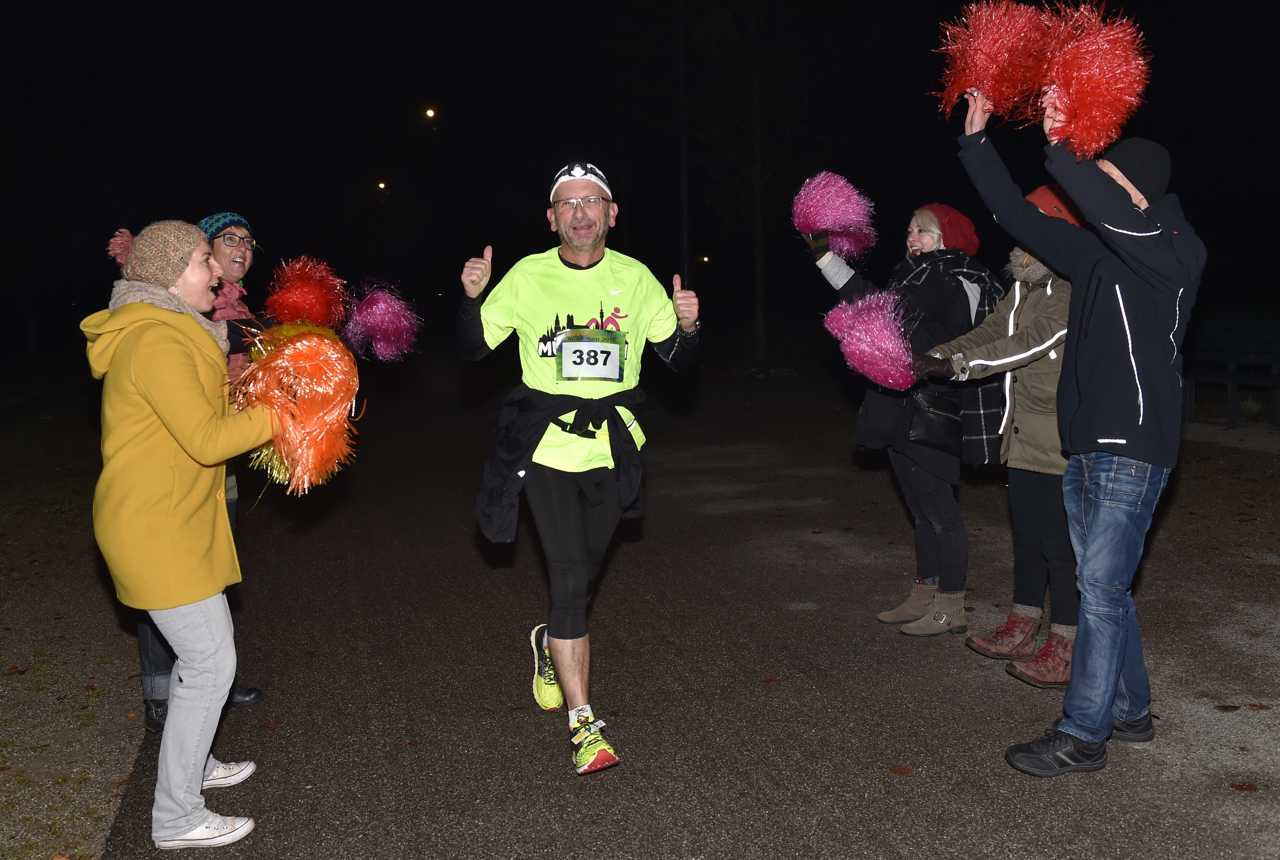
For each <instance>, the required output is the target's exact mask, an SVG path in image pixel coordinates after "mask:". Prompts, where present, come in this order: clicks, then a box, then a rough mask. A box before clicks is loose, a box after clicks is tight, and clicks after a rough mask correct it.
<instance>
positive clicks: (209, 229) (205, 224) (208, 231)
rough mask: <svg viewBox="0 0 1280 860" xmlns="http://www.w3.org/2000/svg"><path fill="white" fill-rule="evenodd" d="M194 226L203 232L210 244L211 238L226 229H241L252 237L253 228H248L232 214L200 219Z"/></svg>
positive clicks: (222, 213)
mask: <svg viewBox="0 0 1280 860" xmlns="http://www.w3.org/2000/svg"><path fill="white" fill-rule="evenodd" d="M196 226H197V227H199V228H200V229H201V230H203V231H204V235H205V238H206V239H208V240H209V241H210V242H212V241H213V237H215V236H217V235H218V234H219V233H221V232H222V231H223V230H225V229H227V228H228V227H243V228H244V229H245V231H246V232H247V233H248V234H249V236H250V237H252V236H253V228H252V227H250V226H249V222H248V221H246V220H244V218H243V217H242V216H240V215H237V214H236V213H234V212H219V213H218V214H217V215H210V216H209V217H208V218H204V219H202V220H201V221H200V223H199V224H197V225H196Z"/></svg>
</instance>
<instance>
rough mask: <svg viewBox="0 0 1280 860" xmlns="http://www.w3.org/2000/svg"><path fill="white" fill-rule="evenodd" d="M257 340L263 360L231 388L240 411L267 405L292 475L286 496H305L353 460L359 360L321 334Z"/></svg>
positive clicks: (273, 332)
mask: <svg viewBox="0 0 1280 860" xmlns="http://www.w3.org/2000/svg"><path fill="white" fill-rule="evenodd" d="M281 328H287V327H284V326H281V327H277V328H273V329H268V330H267V331H265V332H263V333H262V334H261V335H260V336H259V337H258V345H259V346H260V347H261V348H262V350H263V351H264V352H263V355H262V357H261V358H259V359H257V360H256V361H254V362H253V364H251V365H249V367H248V369H246V370H245V372H244V375H243V376H241V377H240V379H239V380H238V381H237V382H236V383H235V384H234V385H233V386H232V393H233V394H234V396H235V398H236V403H237V405H238V407H239V408H240V409H244V408H246V407H249V406H266V407H267V408H269V409H270V410H271V411H272V413H273V414H274V415H275V418H276V425H275V426H276V431H275V436H274V438H273V439H272V444H273V445H275V449H276V453H277V454H278V455H279V457H280V459H281V461H283V463H284V465H285V467H286V468H287V470H288V476H289V478H288V484H289V486H288V489H287V492H289V493H292V494H293V495H295V496H300V495H302V494H303V493H305V492H307V490H309V489H311V487H312V486H314V485H316V484H319V483H321V482H323V481H324V480H325V479H326V478H328V477H329V476H330V475H332V474H333V473H334V472H336V471H337V470H338V469H339V468H340V467H341V466H342V464H344V463H348V462H350V460H351V455H352V449H353V444H352V439H351V437H352V436H353V435H354V434H355V432H356V430H355V427H353V426H352V424H351V420H350V417H349V416H350V415H351V412H352V409H353V407H354V404H355V399H356V391H357V390H358V389H359V387H360V375H359V373H358V371H357V370H356V361H355V358H353V357H352V355H351V353H350V352H349V351H348V350H347V348H346V347H345V346H343V345H342V342H341V341H340V340H338V339H337V338H336V337H331V336H328V335H325V334H322V333H320V332H314V331H304V332H301V333H299V334H286V333H284V332H282V331H280V330H279V329H281Z"/></svg>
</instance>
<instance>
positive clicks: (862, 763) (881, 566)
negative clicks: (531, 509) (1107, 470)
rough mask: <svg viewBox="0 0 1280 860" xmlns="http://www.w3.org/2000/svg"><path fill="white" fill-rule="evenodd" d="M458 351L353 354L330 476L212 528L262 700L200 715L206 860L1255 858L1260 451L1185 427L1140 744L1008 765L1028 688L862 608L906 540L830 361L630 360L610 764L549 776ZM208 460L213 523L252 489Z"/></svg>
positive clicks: (508, 569)
mask: <svg viewBox="0 0 1280 860" xmlns="http://www.w3.org/2000/svg"><path fill="white" fill-rule="evenodd" d="M488 361H489V362H490V365H489V366H487V367H486V366H485V365H483V364H482V365H481V366H479V367H476V366H467V367H459V366H457V365H455V364H453V363H451V362H448V361H443V360H441V361H429V360H426V359H420V360H418V361H416V362H414V363H411V364H409V365H406V366H404V367H400V368H391V369H388V370H382V371H377V372H373V373H366V382H365V389H364V391H363V393H362V396H367V397H368V400H369V406H368V410H367V412H366V414H365V417H364V418H363V419H362V421H361V422H360V425H359V426H360V437H359V455H358V459H357V460H356V462H355V463H354V464H353V465H351V466H350V467H348V468H347V469H346V470H345V471H344V472H343V473H342V474H341V475H339V476H338V477H337V478H336V479H335V480H334V481H333V482H332V484H330V485H328V486H324V487H321V488H318V489H316V490H314V491H313V492H312V493H311V494H310V495H309V496H307V497H305V498H302V499H296V498H292V497H288V498H286V497H284V496H283V495H282V494H281V493H280V492H279V489H278V488H273V489H270V490H268V491H267V493H266V494H265V496H264V497H263V499H262V501H261V502H260V503H258V505H257V507H256V508H255V509H254V510H252V511H251V512H247V513H244V514H242V517H241V519H240V531H239V534H238V541H239V546H240V555H241V562H242V565H243V568H244V578H245V581H244V583H243V584H242V585H241V586H239V587H237V588H236V589H234V592H235V594H234V595H233V606H234V607H235V608H236V610H235V615H234V617H235V623H236V634H237V635H236V638H237V643H238V649H239V656H240V672H239V677H240V679H241V681H242V682H246V683H250V684H252V685H255V686H259V687H261V688H263V689H264V690H265V691H266V699H265V701H263V702H262V703H261V704H259V705H257V706H254V707H252V708H248V709H243V710H238V711H234V712H231V713H229V715H228V716H227V718H226V720H225V721H224V724H223V727H222V729H221V732H220V735H219V737H218V739H217V742H216V744H215V747H214V752H215V754H216V755H218V756H219V757H220V758H222V759H224V760H237V759H242V758H252V759H254V760H255V761H256V762H257V763H258V768H259V770H258V772H257V774H255V775H254V776H253V777H252V778H251V779H250V780H248V781H247V782H245V783H244V784H242V785H240V786H236V787H233V788H229V789H224V790H220V791H217V792H209V795H208V802H209V805H210V807H211V808H213V809H215V810H217V811H219V812H222V813H225V814H238V815H252V816H254V817H256V818H257V822H258V825H257V830H256V831H255V832H254V833H252V834H251V835H250V836H249V837H248V838H246V839H245V840H243V841H242V842H240V843H238V844H236V845H234V846H229V847H226V848H222V849H218V852H219V853H218V856H220V857H226V858H228V860H230V858H236V857H245V858H250V857H252V858H273V860H282V859H283V858H365V857H369V858H373V857H379V858H381V857H412V858H417V857H535V856H538V857H541V856H546V857H554V858H557V860H563V858H576V857H619V858H654V857H688V858H721V857H725V858H728V857H734V858H738V857H850V858H855V857H874V858H917V857H919V858H924V857H965V858H1003V857H1009V858H1028V857H1055V858H1057V857H1063V858H1071V857H1121V858H1128V857H1162V858H1163V857H1178V858H1182V857H1194V858H1201V857H1205V858H1208V857H1277V856H1280V804H1278V803H1277V798H1278V797H1280V750H1278V749H1277V737H1280V732H1278V731H1277V729H1278V728H1280V679H1278V677H1277V671H1276V669H1277V665H1278V662H1277V657H1278V656H1280V645H1278V644H1277V642H1278V640H1277V638H1276V636H1275V635H1274V634H1275V629H1276V625H1275V618H1276V616H1277V614H1278V613H1280V597H1278V596H1277V593H1276V590H1275V588H1274V585H1273V584H1274V582H1275V577H1276V574H1277V571H1278V570H1280V554H1278V553H1277V549H1276V545H1277V544H1280V537H1277V528H1278V527H1277V524H1276V519H1275V510H1276V503H1277V492H1276V491H1275V488H1276V481H1275V478H1276V469H1277V462H1278V459H1280V458H1277V456H1276V455H1275V454H1271V453H1261V452H1256V451H1242V450H1237V449H1231V448H1224V447H1222V446H1219V445H1215V444H1210V443H1204V442H1188V443H1186V444H1185V446H1184V452H1183V460H1184V464H1183V466H1182V467H1181V468H1180V469H1179V470H1178V471H1177V472H1176V477H1175V479H1174V481H1173V482H1172V483H1171V485H1170V488H1169V490H1168V491H1167V493H1166V498H1165V500H1164V502H1163V503H1162V507H1161V509H1160V512H1159V515H1158V518H1157V523H1156V526H1155V528H1154V529H1153V532H1152V534H1151V536H1150V540H1149V551H1148V556H1147V559H1146V562H1145V563H1144V567H1143V569H1142V571H1141V574H1140V582H1139V585H1138V589H1137V593H1138V603H1139V610H1140V612H1141V614H1142V624H1143V629H1144V641H1145V644H1146V651H1147V661H1148V665H1149V668H1150V671H1151V675H1152V682H1153V688H1154V691H1155V693H1154V695H1155V699H1154V701H1153V704H1152V707H1153V711H1154V713H1155V714H1156V715H1158V717H1159V719H1158V720H1157V723H1156V725H1157V737H1156V740H1155V741H1154V742H1152V743H1149V744H1137V745H1125V744H1121V743H1114V744H1112V745H1111V750H1110V761H1109V763H1108V765H1107V767H1106V768H1105V769H1104V770H1103V771H1101V772H1098V773H1094V774H1070V775H1067V776H1064V777H1061V778H1058V779H1055V780H1038V779H1034V778H1031V777H1028V776H1024V775H1022V774H1019V773H1017V772H1015V771H1014V770H1012V769H1011V768H1009V766H1008V765H1006V764H1005V762H1004V761H1003V759H1002V752H1003V750H1004V748H1005V747H1006V746H1007V745H1008V744H1010V743H1014V742H1020V741H1024V740H1030V739H1031V738H1033V737H1036V736H1037V735H1039V734H1040V733H1041V732H1042V731H1043V730H1044V729H1045V728H1046V726H1047V724H1048V723H1049V722H1051V721H1052V720H1053V719H1054V718H1056V717H1057V716H1059V714H1060V707H1061V701H1062V696H1061V694H1059V693H1054V692H1048V691H1043V690H1037V689H1034V688H1032V687H1029V686H1026V685H1024V684H1021V683H1019V682H1017V681H1015V680H1013V679H1012V678H1010V677H1009V676H1008V675H1006V673H1005V671H1004V665H1003V663H1001V662H999V661H995V660H987V659H984V658H982V657H980V656H978V655H977V654H975V653H973V652H972V651H970V650H968V649H967V648H965V647H964V645H963V642H962V639H963V637H961V636H944V637H939V638H930V639H913V638H909V637H906V636H903V635H900V634H899V633H898V632H897V628H896V627H891V626H885V625H882V624H878V623H877V622H876V620H875V614H876V613H877V612H879V611H881V610H883V609H887V608H890V607H892V606H895V605H896V604H897V603H898V602H899V601H900V600H901V599H902V598H903V597H904V595H905V593H906V585H907V581H908V577H909V575H910V573H911V572H912V570H913V559H912V538H911V529H910V524H909V522H908V518H907V515H906V512H905V509H904V507H903V505H902V503H901V501H900V499H899V497H898V495H897V493H896V491H895V489H894V486H893V482H892V477H891V474H890V472H889V470H888V468H887V464H886V463H885V462H884V461H883V459H881V458H878V457H876V456H865V457H864V456H859V457H856V458H855V457H853V456H852V455H851V445H850V441H849V438H850V432H851V430H852V426H853V418H854V413H853V409H852V403H851V401H850V399H849V396H848V395H849V391H848V388H849V378H848V377H849V375H848V373H847V371H840V372H832V370H831V367H830V364H829V363H827V364H819V365H815V366H803V367H801V368H800V369H799V370H798V371H795V372H791V373H783V374H778V375H775V376H769V377H752V376H749V375H745V374H735V373H732V372H730V371H727V370H724V371H707V370H704V371H703V372H702V373H700V374H699V375H697V376H695V377H693V378H691V379H687V380H684V379H678V378H674V377H671V375H670V374H668V372H667V371H666V370H665V368H663V367H661V366H660V365H659V364H658V363H657V362H652V364H654V365H655V366H653V367H648V368H647V369H646V375H647V377H648V382H647V383H646V388H647V389H649V390H650V401H649V403H648V404H647V411H646V413H645V419H644V421H645V427H646V430H647V433H648V436H649V440H650V442H649V447H648V448H647V449H646V451H647V474H646V481H647V484H646V487H647V489H646V504H647V513H646V515H645V516H644V518H643V519H642V520H640V521H632V522H627V523H624V525H623V527H622V528H621V529H620V531H619V533H618V536H617V540H616V541H615V545H614V548H613V550H612V552H611V556H610V558H609V560H608V561H607V563H606V572H605V576H604V578H603V582H602V585H601V587H600V590H599V593H598V596H597V599H596V602H595V604H594V606H593V611H592V615H591V626H592V643H593V646H594V649H593V650H594V653H593V658H594V661H593V666H592V680H593V684H592V699H593V705H594V706H595V708H596V712H597V714H599V715H602V716H604V717H605V718H606V720H607V721H608V723H609V728H608V730H607V732H606V734H607V736H608V737H609V739H610V740H611V742H612V743H613V744H614V745H615V747H616V748H617V750H618V753H619V755H620V757H621V759H622V763H621V764H620V765H619V766H618V767H614V768H612V769H609V770H606V771H603V772H600V773H598V774H594V775H591V776H588V777H578V776H577V775H575V773H574V771H573V769H572V767H571V762H570V758H569V747H568V744H567V733H566V718H565V716H564V713H563V711H561V712H557V713H551V714H548V713H543V712H541V711H539V710H538V709H537V708H536V706H535V704H534V702H533V699H532V696H531V694H530V690H529V687H530V677H531V662H532V661H531V659H530V657H531V655H530V653H529V646H528V634H529V630H530V628H531V627H532V626H533V625H534V624H535V623H537V622H539V621H540V620H542V619H543V618H544V616H545V606H546V599H547V591H546V579H545V574H544V573H543V567H542V560H541V557H540V551H539V547H538V543H537V539H536V535H535V533H534V532H533V530H532V528H531V522H530V521H529V520H528V519H527V518H522V525H521V530H520V534H519V537H518V539H517V541H516V542H515V544H514V545H513V546H504V547H495V546H493V545H490V544H488V543H487V542H486V541H485V540H484V539H483V538H482V537H481V536H479V534H478V531H477V530H476V528H475V526H474V522H473V519H472V514H471V500H472V496H473V493H474V490H475V486H476V482H477V479H478V476H479V470H480V465H481V463H482V461H483V458H484V454H485V451H486V449H487V446H488V443H489V440H490V438H491V427H492V424H493V420H494V416H495V412H496V408H495V407H496V403H497V400H498V399H499V398H500V396H501V394H502V393H503V392H504V390H505V387H506V386H507V385H508V384H509V383H511V382H512V381H513V379H512V378H511V374H512V370H513V368H512V364H511V360H510V356H505V355H496V356H494V357H491V358H490V359H489V360H488ZM242 475H243V477H242V487H243V489H242V500H241V506H242V511H244V510H245V509H246V508H248V507H250V506H251V505H252V504H253V496H254V495H255V494H256V490H257V489H259V488H260V487H261V481H260V479H259V478H258V477H257V476H255V475H252V474H249V475H244V473H242ZM971 477H972V476H971ZM961 506H962V509H963V511H964V514H965V518H966V523H967V525H968V527H969V529H970V537H971V546H972V554H971V560H970V567H969V571H970V572H969V586H970V593H969V597H968V603H969V605H970V606H972V607H974V608H975V610H976V611H975V617H974V621H973V624H974V626H975V627H977V628H980V629H982V630H984V631H989V630H990V629H991V628H993V627H994V625H995V624H997V623H998V622H999V621H1001V620H1002V619H1003V617H1004V615H1005V613H1006V612H1007V611H1008V607H1009V603H1010V598H1011V578H1012V573H1011V557H1012V555H1011V539H1010V531H1009V520H1008V510H1007V502H1006V496H1005V490H1004V486H1003V483H1002V482H1001V481H1000V479H999V476H998V474H997V475H987V476H977V478H975V479H973V480H969V481H967V482H966V483H965V484H964V486H963V487H962V490H961ZM1042 638H1043V637H1042ZM158 748H159V743H158V741H157V740H156V739H155V738H153V737H148V739H147V740H146V741H145V742H144V743H143V744H142V746H141V749H140V751H139V754H138V758H137V763H136V765H135V767H134V772H133V776H132V781H131V782H130V783H129V784H128V785H127V787H126V788H125V797H124V798H123V800H122V805H121V807H120V811H119V813H118V815H117V817H116V819H115V822H114V825H113V827H112V830H111V834H110V837H109V839H108V843H107V849H106V856H108V857H115V858H125V857H151V856H161V854H160V852H158V851H155V850H154V848H153V847H152V843H151V841H150V808H151V796H152V791H153V788H154V777H155V762H156V756H157V751H158Z"/></svg>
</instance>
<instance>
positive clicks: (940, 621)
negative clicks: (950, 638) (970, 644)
mask: <svg viewBox="0 0 1280 860" xmlns="http://www.w3.org/2000/svg"><path fill="white" fill-rule="evenodd" d="M968 631H969V622H968V619H967V618H966V617H965V613H964V592H963V591H962V592H960V593H958V594H943V593H942V592H941V591H935V592H934V593H933V602H932V603H931V604H929V608H928V609H927V610H926V611H925V615H924V617H923V618H921V619H920V620H919V621H913V622H911V623H910V624H904V625H902V630H901V632H902V633H905V634H907V635H908V636H937V635H939V634H941V633H967V632H968Z"/></svg>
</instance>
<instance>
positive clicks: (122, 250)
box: [107, 227, 133, 266]
mask: <svg viewBox="0 0 1280 860" xmlns="http://www.w3.org/2000/svg"><path fill="white" fill-rule="evenodd" d="M132 250H133V234H132V233H130V232H129V231H128V230H125V229H124V228H123V227H122V228H120V229H119V230H117V231H116V234H115V235H114V236H112V237H111V241H109V242H107V253H108V254H110V255H111V257H112V259H114V260H115V261H116V262H117V263H119V264H120V265H121V266H124V264H125V263H127V262H129V253H130V252H131V251H132Z"/></svg>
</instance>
